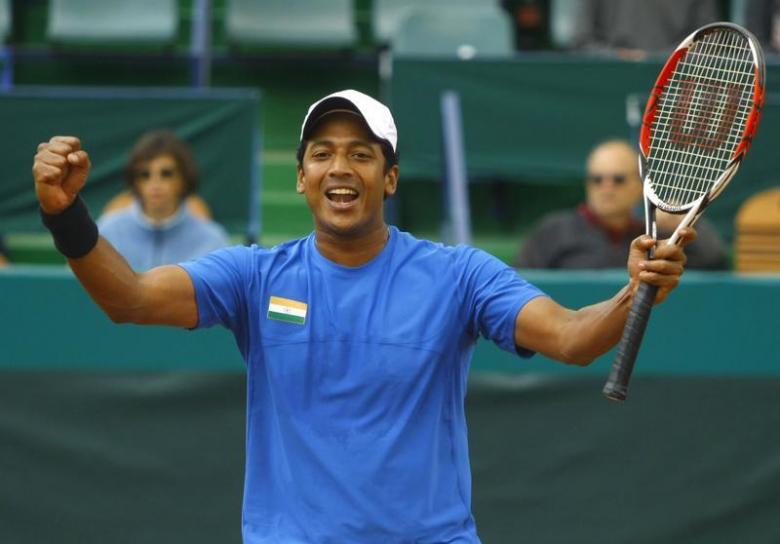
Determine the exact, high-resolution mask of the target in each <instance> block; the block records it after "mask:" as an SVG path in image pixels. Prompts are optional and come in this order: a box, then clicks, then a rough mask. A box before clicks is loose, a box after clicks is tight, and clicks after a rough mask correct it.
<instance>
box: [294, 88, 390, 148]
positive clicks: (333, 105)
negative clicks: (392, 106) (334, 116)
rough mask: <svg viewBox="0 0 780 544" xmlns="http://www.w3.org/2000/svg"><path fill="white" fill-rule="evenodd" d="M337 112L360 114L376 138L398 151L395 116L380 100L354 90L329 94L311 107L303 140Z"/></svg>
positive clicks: (303, 130)
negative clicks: (325, 119) (319, 121)
mask: <svg viewBox="0 0 780 544" xmlns="http://www.w3.org/2000/svg"><path fill="white" fill-rule="evenodd" d="M337 110H347V111H353V112H355V113H357V114H359V115H360V116H361V117H362V118H363V119H364V120H365V122H366V124H367V125H368V128H369V129H371V132H373V133H374V136H376V137H377V138H379V139H380V140H385V141H387V142H388V143H389V144H390V145H391V146H392V147H393V151H394V152H395V151H396V145H397V144H398V130H397V129H396V128H395V121H394V120H393V114H392V113H390V110H389V109H388V107H387V106H385V105H384V104H382V103H381V102H379V101H378V100H376V99H374V98H371V97H370V96H368V95H367V94H363V93H361V92H360V91H355V90H352V89H347V90H345V91H339V92H337V93H333V94H329V95H328V96H326V97H325V98H321V99H320V100H318V101H317V102H315V103H314V104H312V105H311V106H309V111H308V112H307V113H306V117H305V118H304V120H303V125H301V140H303V139H305V138H306V137H307V136H308V135H309V133H310V132H311V130H312V128H314V125H315V124H316V122H317V121H318V120H319V119H320V118H322V116H323V115H326V114H328V113H330V112H333V111H337Z"/></svg>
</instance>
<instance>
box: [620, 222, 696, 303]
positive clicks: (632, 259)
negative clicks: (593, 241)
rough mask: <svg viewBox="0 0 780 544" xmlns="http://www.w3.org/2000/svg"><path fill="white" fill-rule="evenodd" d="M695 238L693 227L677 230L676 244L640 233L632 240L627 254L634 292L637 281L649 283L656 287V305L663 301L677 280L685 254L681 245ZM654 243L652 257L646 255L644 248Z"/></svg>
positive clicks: (675, 285)
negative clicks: (678, 231)
mask: <svg viewBox="0 0 780 544" xmlns="http://www.w3.org/2000/svg"><path fill="white" fill-rule="evenodd" d="M695 239H696V230H695V229H693V227H686V228H684V229H682V230H681V231H680V238H679V241H678V243H677V244H668V243H666V240H660V241H656V240H653V239H652V238H651V237H650V236H647V235H643V236H640V237H638V238H636V239H635V240H634V241H633V242H631V249H630V251H629V253H628V274H629V276H630V278H631V287H632V289H633V290H634V292H636V289H637V288H638V287H639V283H640V282H643V283H649V284H650V285H656V286H658V294H657V295H656V297H655V304H658V303H659V302H663V301H664V300H665V299H666V297H668V296H669V293H670V292H671V291H672V289H674V288H675V287H677V285H678V284H679V283H680V276H682V273H683V269H684V267H685V262H686V261H687V257H686V256H685V251H684V249H683V248H684V247H685V246H687V245H688V244H690V243H691V242H693V241H694V240H695ZM653 246H655V254H654V256H653V258H652V259H648V258H647V251H648V250H649V249H650V248H651V247H653Z"/></svg>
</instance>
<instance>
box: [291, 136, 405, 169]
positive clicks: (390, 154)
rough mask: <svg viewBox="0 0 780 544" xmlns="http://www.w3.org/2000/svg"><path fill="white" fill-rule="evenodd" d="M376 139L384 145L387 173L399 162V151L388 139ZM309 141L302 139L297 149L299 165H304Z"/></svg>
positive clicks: (296, 155)
mask: <svg viewBox="0 0 780 544" xmlns="http://www.w3.org/2000/svg"><path fill="white" fill-rule="evenodd" d="M374 141H375V142H376V143H378V144H379V145H380V146H381V147H382V155H384V156H385V174H387V173H388V172H389V171H390V169H391V168H392V167H393V166H395V165H396V164H398V152H397V151H393V146H392V145H391V144H390V142H388V141H387V140H380V139H379V138H374ZM308 143H309V142H308V140H301V143H299V144H298V149H297V150H296V151H295V158H296V160H297V161H298V166H301V167H302V166H303V155H304V153H306V145H307V144H308Z"/></svg>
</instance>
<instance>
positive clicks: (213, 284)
mask: <svg viewBox="0 0 780 544" xmlns="http://www.w3.org/2000/svg"><path fill="white" fill-rule="evenodd" d="M251 254H252V250H251V249H250V248H248V247H244V246H235V247H229V248H224V249H219V250H217V251H214V252H212V253H209V254H208V255H206V256H204V257H201V258H199V259H195V260H192V261H186V262H183V263H180V264H179V266H181V267H182V268H183V269H184V270H185V271H186V272H187V273H188V274H189V275H190V277H191V278H192V283H193V285H194V286H195V301H196V303H197V305H198V325H197V328H204V327H211V326H213V325H217V324H219V325H223V326H224V327H227V328H228V329H230V330H232V331H236V330H237V329H238V328H239V325H240V323H239V322H240V316H241V315H244V314H245V312H244V309H245V308H246V286H247V278H248V277H249V274H250V272H251V262H252V261H251Z"/></svg>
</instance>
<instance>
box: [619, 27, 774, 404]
mask: <svg viewBox="0 0 780 544" xmlns="http://www.w3.org/2000/svg"><path fill="white" fill-rule="evenodd" d="M764 80H765V67H764V55H763V53H762V52H761V48H760V46H759V44H758V41H757V40H756V38H755V37H754V36H753V35H752V34H751V33H750V32H748V31H747V30H745V29H744V28H742V27H740V26H738V25H735V24H731V23H714V24H711V25H707V26H704V27H702V28H700V29H699V30H697V31H695V32H694V33H693V34H691V35H690V36H688V37H687V38H686V39H685V40H683V42H682V43H681V44H680V45H679V46H678V47H677V49H675V51H674V52H673V53H672V55H671V56H670V57H669V60H667V61H666V64H665V65H664V67H663V69H662V70H661V73H660V75H659V76H658V79H657V80H656V82H655V87H653V90H652V93H651V95H650V99H649V100H648V102H647V106H646V108H645V114H644V117H643V119H642V128H641V130H640V134H639V148H640V152H641V153H640V157H639V169H640V174H641V176H642V179H643V180H644V197H645V228H646V232H647V234H649V235H650V236H652V237H653V238H656V237H657V227H656V221H655V211H656V209H658V208H660V209H661V210H663V211H666V212H669V213H676V214H685V217H684V218H683V219H682V221H681V222H680V224H679V225H678V227H677V228H676V229H675V231H674V232H673V233H672V235H671V237H670V238H669V240H668V241H667V243H669V244H675V243H677V241H678V239H679V233H680V230H681V229H682V228H684V227H687V226H690V225H693V224H694V223H695V222H696V220H697V219H698V218H699V217H701V214H702V212H703V211H704V209H705V208H706V207H707V206H708V205H709V204H710V203H711V202H712V201H713V200H714V199H715V198H716V197H717V196H718V195H719V194H720V193H721V191H723V189H724V188H725V187H726V185H728V183H729V182H730V181H731V179H732V178H733V177H734V174H736V172H737V169H738V168H739V165H740V164H741V163H742V160H743V159H744V158H745V154H746V153H747V151H748V149H749V148H750V144H751V142H752V140H753V135H754V134H755V132H756V129H757V128H758V122H759V119H760V118H761V107H762V105H763V101H764ZM648 258H651V259H652V258H653V251H652V250H651V251H649V252H648ZM657 291H658V288H657V287H656V286H653V285H649V284H646V283H641V284H640V285H639V288H638V289H637V292H636V294H635V295H634V300H633V304H632V307H631V310H630V312H629V315H628V319H627V320H626V324H625V327H624V329H623V336H622V338H621V340H620V344H619V345H618V350H617V355H616V357H615V361H614V363H613V364H612V371H611V372H610V375H609V378H608V379H607V383H606V384H605V385H604V395H606V396H607V398H610V399H612V400H617V401H622V400H625V399H626V396H627V393H628V383H629V380H630V379H631V372H632V371H633V369H634V362H635V361H636V356H637V353H638V352H639V346H640V344H641V343H642V336H643V335H644V333H645V328H646V326H647V321H648V319H649V317H650V310H651V308H652V305H653V301H654V300H655V296H656V293H657Z"/></svg>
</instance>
